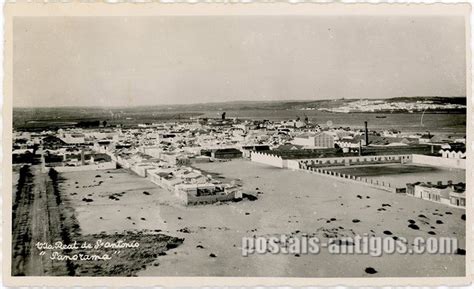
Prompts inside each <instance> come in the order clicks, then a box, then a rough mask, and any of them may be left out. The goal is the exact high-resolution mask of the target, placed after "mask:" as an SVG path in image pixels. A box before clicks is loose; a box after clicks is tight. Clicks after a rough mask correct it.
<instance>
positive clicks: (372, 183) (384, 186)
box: [302, 167, 401, 193]
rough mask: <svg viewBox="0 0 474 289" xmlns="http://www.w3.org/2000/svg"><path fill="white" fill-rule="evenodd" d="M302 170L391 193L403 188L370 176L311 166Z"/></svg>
mask: <svg viewBox="0 0 474 289" xmlns="http://www.w3.org/2000/svg"><path fill="white" fill-rule="evenodd" d="M302 170H303V171H305V172H309V173H313V174H319V175H324V176H328V177H332V178H336V179H339V180H343V181H347V182H353V183H358V184H363V185H366V186H369V187H373V188H377V189H381V190H384V191H388V192H391V193H396V192H401V189H397V188H396V187H394V186H392V185H391V184H390V183H389V182H384V181H379V180H374V179H368V178H362V177H356V176H352V175H349V174H342V173H338V172H333V171H328V170H325V169H321V168H311V167H310V168H307V169H302Z"/></svg>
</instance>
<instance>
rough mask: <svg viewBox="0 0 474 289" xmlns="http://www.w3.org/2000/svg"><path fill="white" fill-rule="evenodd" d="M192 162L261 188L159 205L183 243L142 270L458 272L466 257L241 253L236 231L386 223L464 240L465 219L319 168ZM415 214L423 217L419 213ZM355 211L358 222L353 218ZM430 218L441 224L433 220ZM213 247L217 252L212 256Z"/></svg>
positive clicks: (321, 231)
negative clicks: (220, 198) (189, 203)
mask: <svg viewBox="0 0 474 289" xmlns="http://www.w3.org/2000/svg"><path fill="white" fill-rule="evenodd" d="M198 166H199V167H200V168H202V169H204V170H206V171H211V172H212V171H213V172H216V173H219V172H220V173H222V174H223V175H225V176H229V177H233V178H240V179H242V181H243V183H244V189H248V190H255V189H256V188H258V190H259V191H261V192H263V194H260V195H259V199H258V200H257V201H254V202H240V203H228V204H224V205H220V206H204V207H192V208H187V209H184V208H183V209H180V208H171V207H167V208H166V209H161V207H160V211H161V212H160V216H161V218H163V219H166V220H168V223H167V229H168V230H170V232H171V231H173V230H177V229H179V228H182V227H183V226H186V227H187V228H188V229H189V233H185V234H182V236H183V237H185V238H186V240H185V242H184V243H183V245H182V246H180V247H178V248H176V249H174V250H172V251H173V254H168V255H167V256H164V257H163V258H162V259H161V261H160V266H159V267H148V268H147V269H146V270H144V271H143V272H141V273H140V275H143V276H156V275H160V276H166V275H178V276H179V275H181V276H198V275H201V276H202V275H204V276H298V277H310V276H312V277H316V276H324V277H341V276H353V277H359V276H366V275H367V274H366V273H365V272H364V269H365V268H366V267H373V268H375V269H376V270H377V271H378V273H377V274H375V275H371V276H459V275H463V274H464V270H465V257H464V256H462V255H447V256H442V255H418V256H401V255H384V257H383V258H377V257H370V256H358V257H357V258H354V256H334V255H329V253H327V252H325V251H324V250H323V251H321V253H320V254H319V255H317V256H311V255H304V256H300V257H296V256H293V255H278V256H277V255H251V256H249V257H242V256H241V249H240V246H241V239H242V237H251V236H254V235H255V236H265V235H273V234H293V235H294V234H305V233H307V234H314V235H316V236H318V237H320V238H321V239H322V240H324V239H325V234H333V233H334V232H335V235H337V236H352V235H353V234H361V235H363V234H365V233H368V234H374V235H376V236H384V231H390V232H391V233H392V234H393V235H394V236H403V237H405V238H407V239H409V240H412V239H413V238H414V237H417V236H422V237H429V236H432V235H430V234H429V233H428V232H429V231H433V232H434V233H435V234H436V235H437V236H450V237H457V238H458V242H459V244H458V245H459V247H460V248H465V222H464V221H462V219H461V215H462V214H464V213H465V212H464V210H462V209H453V208H450V207H446V206H443V205H439V204H436V203H431V202H426V201H423V200H418V199H412V198H409V197H406V196H401V195H394V194H390V193H387V192H382V191H378V190H376V189H372V188H367V187H365V186H362V185H361V186H357V185H354V184H346V183H343V182H337V181H336V182H335V181H334V180H333V179H332V178H325V177H324V176H318V175H312V174H305V173H302V172H292V171H288V170H282V169H277V168H272V167H267V166H264V165H259V164H255V163H251V162H248V161H244V160H236V161H232V162H227V163H208V164H199V165H198ZM357 195H359V196H361V198H358V196H357ZM384 204H385V205H384ZM382 205H384V206H382ZM380 208H385V210H379V209H380ZM446 212H449V214H446ZM421 215H425V216H426V217H427V218H426V219H425V218H423V217H419V216H421ZM177 216H179V217H180V218H177ZM331 219H335V221H331ZM354 219H358V220H360V222H358V223H353V220H354ZM409 219H413V220H415V221H416V222H417V224H419V226H420V229H419V230H413V229H411V228H409V227H408V224H409V223H408V220H409ZM328 221H329V222H328ZM436 221H441V222H442V223H443V224H436ZM297 231H299V233H296V232H297ZM201 247H202V248H201ZM211 253H213V254H215V256H216V257H215V258H210V257H209V255H210V254H211ZM415 261H416V262H415ZM399 264H403V266H400V265H399ZM420 264H423V265H422V266H421V265H420Z"/></svg>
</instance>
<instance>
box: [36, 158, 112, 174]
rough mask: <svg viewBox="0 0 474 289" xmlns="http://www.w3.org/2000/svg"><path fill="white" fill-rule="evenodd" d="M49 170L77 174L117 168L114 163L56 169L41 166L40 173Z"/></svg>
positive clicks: (57, 167)
mask: <svg viewBox="0 0 474 289" xmlns="http://www.w3.org/2000/svg"><path fill="white" fill-rule="evenodd" d="M50 168H54V169H55V170H56V171H57V172H58V173H67V172H79V171H94V170H112V169H115V168H117V163H116V162H113V161H112V162H105V163H98V164H93V165H83V166H56V167H47V166H43V167H42V171H43V172H47V171H49V169H50Z"/></svg>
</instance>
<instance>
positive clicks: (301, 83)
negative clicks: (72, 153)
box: [13, 15, 466, 107]
mask: <svg viewBox="0 0 474 289" xmlns="http://www.w3.org/2000/svg"><path fill="white" fill-rule="evenodd" d="M13 45H14V46H13V47H14V48H13V104H14V106H15V107H56V106H143V105H169V104H187V103H206V102H226V101H245V100H252V101H255V100H261V101H265V100H319V99H335V98H388V97H400V96H465V95H466V72H465V70H466V66H465V65H466V64H465V63H466V58H465V54H466V53H465V47H466V45H465V30H464V19H463V18H462V17H459V16H423V15H420V16H158V17H157V16H155V17H17V18H15V19H14V22H13Z"/></svg>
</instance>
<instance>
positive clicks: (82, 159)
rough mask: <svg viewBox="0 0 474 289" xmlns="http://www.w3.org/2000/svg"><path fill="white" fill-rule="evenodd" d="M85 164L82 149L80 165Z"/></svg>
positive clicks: (82, 150)
mask: <svg viewBox="0 0 474 289" xmlns="http://www.w3.org/2000/svg"><path fill="white" fill-rule="evenodd" d="M85 164H86V160H85V157H84V148H82V149H81V165H85Z"/></svg>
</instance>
